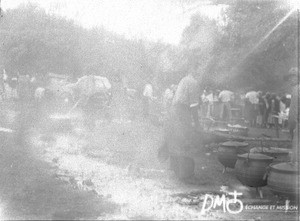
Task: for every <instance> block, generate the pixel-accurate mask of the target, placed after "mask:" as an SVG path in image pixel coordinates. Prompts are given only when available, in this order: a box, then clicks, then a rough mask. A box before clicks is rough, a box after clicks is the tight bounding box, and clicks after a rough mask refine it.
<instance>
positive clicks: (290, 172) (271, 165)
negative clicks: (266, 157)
mask: <svg viewBox="0 0 300 221" xmlns="http://www.w3.org/2000/svg"><path fill="white" fill-rule="evenodd" d="M282 163H291V162H274V163H271V164H270V165H269V167H270V172H271V171H276V172H279V173H284V174H298V173H299V171H297V170H294V171H292V170H281V169H277V168H275V167H274V166H275V165H277V164H282Z"/></svg>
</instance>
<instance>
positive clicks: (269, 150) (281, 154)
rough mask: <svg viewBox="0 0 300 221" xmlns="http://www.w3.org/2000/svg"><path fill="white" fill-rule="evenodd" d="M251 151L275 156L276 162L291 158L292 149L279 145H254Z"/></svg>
mask: <svg viewBox="0 0 300 221" xmlns="http://www.w3.org/2000/svg"><path fill="white" fill-rule="evenodd" d="M250 153H261V154H264V155H267V156H270V157H273V158H274V159H273V161H274V162H280V163H281V162H284V161H288V160H289V154H290V151H289V150H288V149H285V148H278V147H253V148H251V149H250Z"/></svg>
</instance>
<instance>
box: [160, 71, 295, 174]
mask: <svg viewBox="0 0 300 221" xmlns="http://www.w3.org/2000/svg"><path fill="white" fill-rule="evenodd" d="M196 68H197V67H191V70H190V71H189V74H188V75H187V76H185V77H184V78H182V79H181V81H180V82H179V84H178V86H177V89H176V91H175V92H174V91H172V90H171V89H167V90H166V92H165V96H164V97H165V98H166V100H168V101H169V100H172V102H165V103H166V104H169V105H170V106H169V107H168V108H169V110H170V111H168V112H169V113H170V117H169V118H168V119H167V121H166V123H165V127H164V139H163V142H162V145H161V147H160V149H159V151H158V158H159V159H160V160H161V161H164V160H166V159H168V158H169V157H170V167H171V169H172V170H174V172H175V173H176V174H177V176H178V177H179V178H181V179H186V178H189V177H193V170H194V169H193V168H194V161H193V157H192V156H191V155H190V154H191V152H190V151H189V150H191V149H193V148H194V147H196V146H197V145H198V146H199V145H201V144H200V143H201V136H206V135H205V134H206V133H205V132H204V131H203V129H202V128H201V126H200V124H199V119H198V117H199V115H202V117H204V118H207V117H209V118H216V119H219V120H222V121H224V120H225V121H226V120H227V122H230V121H232V119H234V117H236V118H240V119H242V120H244V121H245V123H248V125H249V126H251V127H256V126H260V127H272V126H275V127H276V129H278V126H279V124H282V125H283V126H286V123H287V120H288V123H289V124H290V123H291V122H292V123H295V124H299V119H298V118H299V117H297V113H298V110H299V104H298V103H297V97H298V94H295V92H294V90H293V91H291V94H276V93H270V92H264V93H263V92H262V91H249V92H247V93H234V92H232V91H230V90H228V88H226V89H225V90H222V91H214V90H212V89H209V88H208V89H205V90H204V91H203V92H201V91H200V90H199V84H198V82H197V80H196V78H195V73H196V72H195V69H196ZM297 73H298V69H297V70H296V71H295V70H292V71H290V72H289V74H288V77H289V80H288V82H285V83H287V84H290V86H291V88H296V89H295V91H296V90H297V89H298V86H297V85H298V81H297ZM296 86H297V87H296ZM172 88H176V87H172ZM170 92H172V94H173V97H172V96H169V95H170ZM290 109H291V110H290ZM199 113H200V114H199ZM298 116H299V115H298ZM199 126H200V127H199ZM295 128H297V127H296V126H295V125H294V126H292V125H291V124H290V125H289V129H290V132H291V135H292V136H291V137H292V139H293V142H294V144H293V149H294V152H295V153H297V151H298V150H297V147H298V144H299V139H298V136H294V137H293V135H298V134H297V131H295ZM276 131H277V132H278V130H276ZM199 137H200V143H197V142H198V141H199ZM277 137H278V136H277ZM295 137H296V139H295ZM202 138H203V137H202ZM197 140H198V141H197ZM195 142H196V144H195ZM295 155H296V154H295ZM295 159H296V158H295ZM295 159H292V161H293V162H296V160H295ZM187 165H188V166H187ZM187 171H190V172H187Z"/></svg>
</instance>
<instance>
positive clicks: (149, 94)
mask: <svg viewBox="0 0 300 221" xmlns="http://www.w3.org/2000/svg"><path fill="white" fill-rule="evenodd" d="M153 99H154V97H153V86H152V84H150V83H147V84H146V85H145V87H144V90H143V116H144V117H145V118H146V117H148V116H149V109H150V102H151V100H153Z"/></svg>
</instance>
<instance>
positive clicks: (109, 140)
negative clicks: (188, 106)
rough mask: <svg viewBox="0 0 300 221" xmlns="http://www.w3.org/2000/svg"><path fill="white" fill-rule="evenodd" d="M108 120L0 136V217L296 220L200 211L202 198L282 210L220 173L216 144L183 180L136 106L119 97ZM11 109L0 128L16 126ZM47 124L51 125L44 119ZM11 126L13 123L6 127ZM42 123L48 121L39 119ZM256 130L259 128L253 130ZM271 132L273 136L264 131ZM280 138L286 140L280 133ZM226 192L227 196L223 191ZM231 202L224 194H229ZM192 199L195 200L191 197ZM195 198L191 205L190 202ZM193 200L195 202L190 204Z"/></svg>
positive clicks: (200, 151) (288, 215) (274, 214)
mask: <svg viewBox="0 0 300 221" xmlns="http://www.w3.org/2000/svg"><path fill="white" fill-rule="evenodd" d="M118 99H119V100H115V101H114V104H113V111H112V112H113V119H112V121H111V122H108V121H106V120H99V121H98V122H97V127H96V129H95V130H94V131H93V132H89V131H87V130H86V129H85V128H83V127H82V125H81V122H80V121H76V122H73V123H72V128H71V129H70V130H68V129H67V130H64V131H63V130H61V131H59V130H58V129H57V128H59V127H54V128H56V129H55V130H52V131H49V130H48V131H45V130H41V129H40V128H39V127H38V126H35V125H40V124H38V123H37V122H36V123H33V124H32V126H31V127H30V128H27V133H26V134H24V135H22V136H24V139H23V140H22V141H20V140H19V139H17V138H19V137H20V134H15V133H2V134H1V135H2V136H3V137H2V139H3V140H4V142H2V145H1V152H0V153H1V155H0V157H1V161H0V164H1V170H0V176H1V177H2V179H0V187H1V188H0V209H1V210H0V212H1V213H0V215H1V217H0V218H2V219H100V220H106V219H109V220H111V219H117V220H120V219H122V220H125V219H138V220H140V219H156V220H158V219H176V220H182V219H188V220H191V219H193V220H241V219H247V220H296V219H297V218H299V216H298V213H297V212H296V211H279V210H273V211H271V210H268V209H267V210H250V209H249V210H247V209H244V210H243V211H242V212H241V213H239V214H235V215H234V214H230V213H229V212H228V211H227V212H224V211H222V207H219V208H216V209H212V210H211V211H210V212H207V213H201V209H202V206H203V197H204V196H205V194H207V193H211V194H215V195H216V194H225V193H226V192H227V193H228V192H231V191H234V190H236V191H238V192H242V193H243V196H242V197H241V200H242V201H243V203H244V205H246V204H264V205H266V204H268V205H269V204H274V205H275V204H278V205H281V204H284V203H285V201H284V200H283V199H280V198H277V197H275V196H274V195H273V194H272V193H271V192H270V191H269V189H268V187H263V188H262V189H263V193H264V198H263V199H260V198H259V196H258V195H257V193H256V191H255V189H253V188H250V187H245V186H242V185H241V184H240V182H239V181H238V180H237V179H236V177H235V174H234V171H233V170H230V169H228V171H227V172H226V173H225V174H223V173H222V170H223V167H222V165H221V164H220V163H219V162H218V159H217V145H207V146H199V147H198V148H196V149H195V150H194V154H193V156H194V160H195V162H196V170H195V178H194V179H191V180H189V181H187V182H182V181H180V180H178V179H177V178H176V176H175V175H174V174H173V172H172V171H170V170H169V165H168V163H169V162H165V163H160V162H159V161H158V160H157V149H158V148H159V145H160V142H161V137H162V128H161V127H159V125H157V124H155V123H154V124H153V121H152V120H151V118H150V120H149V119H142V118H141V117H140V116H139V114H138V113H139V112H140V109H139V108H138V107H139V104H137V103H134V102H132V103H131V104H129V105H128V102H127V101H126V100H125V98H124V97H123V98H122V97H121V96H118ZM11 109H13V108H12V107H11V106H10V105H9V104H6V108H4V107H3V108H2V115H3V116H5V120H4V121H3V122H2V125H5V126H9V125H12V126H13V122H16V121H14V117H15V116H14V115H15V114H16V113H14V112H13V111H11ZM48 120H49V119H48ZM10 122H12V123H10ZM43 122H45V121H43ZM255 131H257V130H255ZM265 132H266V133H271V134H273V131H270V130H269V131H265ZM283 136H284V135H283ZM224 189H226V191H225V190H224ZM226 196H227V197H228V195H226ZM192 198H193V199H192ZM191 199H192V200H191ZM193 200H195V201H193Z"/></svg>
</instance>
